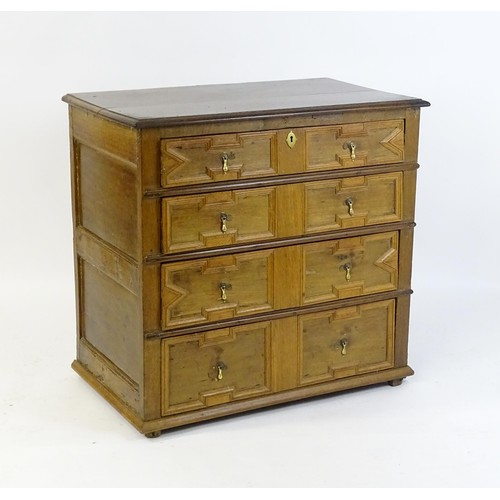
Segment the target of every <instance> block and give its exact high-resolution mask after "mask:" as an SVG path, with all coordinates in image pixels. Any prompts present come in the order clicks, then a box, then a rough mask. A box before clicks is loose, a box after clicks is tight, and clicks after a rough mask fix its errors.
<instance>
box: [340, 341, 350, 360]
mask: <svg viewBox="0 0 500 500" xmlns="http://www.w3.org/2000/svg"><path fill="white" fill-rule="evenodd" d="M348 343H349V342H347V340H346V339H342V340H341V341H340V347H341V349H342V350H341V351H340V354H342V356H345V355H346V354H347V344H348Z"/></svg>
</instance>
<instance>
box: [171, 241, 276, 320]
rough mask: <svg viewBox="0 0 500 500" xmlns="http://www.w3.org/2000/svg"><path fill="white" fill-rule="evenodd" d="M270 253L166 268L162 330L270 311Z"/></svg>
mask: <svg viewBox="0 0 500 500" xmlns="http://www.w3.org/2000/svg"><path fill="white" fill-rule="evenodd" d="M274 254H275V250H265V251H258V252H248V253H242V254H236V255H225V256H222V257H212V258H207V259H197V260H191V261H186V262H177V263H173V264H164V265H163V266H162V327H163V328H164V329H169V328H176V327H181V326H188V325H190V324H196V323H207V322H209V321H219V320H221V319H227V318H234V317H239V316H247V315H249V314H256V313H261V312H264V311H269V310H272V309H273V308H274V293H273V262H274Z"/></svg>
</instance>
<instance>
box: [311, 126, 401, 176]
mask: <svg viewBox="0 0 500 500" xmlns="http://www.w3.org/2000/svg"><path fill="white" fill-rule="evenodd" d="M305 137H306V170H308V171H317V170H330V169H338V168H350V167H361V166H364V165H379V164H384V163H397V162H402V161H404V155H405V128H404V120H384V121H371V122H361V123H349V124H345V125H332V126H325V127H313V128H307V129H306V130H305Z"/></svg>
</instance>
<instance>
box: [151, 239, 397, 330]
mask: <svg viewBox="0 0 500 500" xmlns="http://www.w3.org/2000/svg"><path fill="white" fill-rule="evenodd" d="M161 282H162V291H161V302H162V308H161V309H162V314H161V316H162V317H161V320H162V328H163V329H164V330H168V329H172V328H180V327H187V326H190V325H194V324H204V323H209V322H215V321H220V320H223V319H229V318H237V317H243V316H249V315H252V314H259V313H262V312H266V311H272V310H275V309H286V308H292V307H296V306H297V305H299V304H300V305H307V304H315V303H320V302H328V301H333V300H337V299H343V298H348V297H357V296H363V295H369V294H373V293H378V292H384V291H392V290H396V289H397V286H398V233H397V232H387V233H380V234H372V235H367V236H359V237H355V238H344V239H339V240H334V241H325V242H320V243H311V244H305V245H293V246H288V247H282V248H277V249H271V250H262V251H255V252H246V253H241V254H235V255H224V256H221V257H210V258H205V259H196V260H187V261H182V262H174V263H168V264H163V265H162V266H161Z"/></svg>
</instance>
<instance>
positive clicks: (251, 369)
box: [162, 322, 271, 415]
mask: <svg viewBox="0 0 500 500" xmlns="http://www.w3.org/2000/svg"><path fill="white" fill-rule="evenodd" d="M270 340H271V337H270V323H269V322H264V323H257V324H251V325H246V326H238V327H234V328H225V329H221V330H213V331H210V332H206V333H200V334H195V335H187V336H181V337H174V338H171V339H165V340H163V341H162V379H163V394H162V413H163V414H164V415H166V414H169V413H177V412H183V411H187V410H195V409H199V408H203V407H207V406H213V405H219V404H222V403H228V402H230V401H233V400H238V399H245V398H250V397H254V396H259V395H262V394H266V393H268V392H270V391H271V389H270V383H271V365H270V363H271V358H270Z"/></svg>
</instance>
